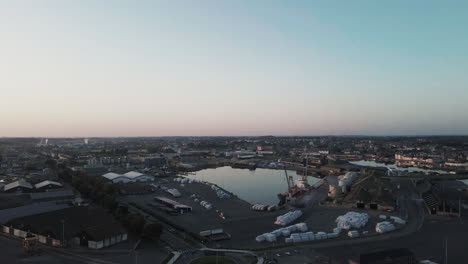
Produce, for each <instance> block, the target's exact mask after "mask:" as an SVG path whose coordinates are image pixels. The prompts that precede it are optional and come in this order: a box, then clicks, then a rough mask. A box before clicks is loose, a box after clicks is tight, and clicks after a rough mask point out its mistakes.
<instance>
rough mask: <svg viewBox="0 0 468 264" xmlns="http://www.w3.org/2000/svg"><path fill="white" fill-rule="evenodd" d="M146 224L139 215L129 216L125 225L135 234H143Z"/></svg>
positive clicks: (125, 220)
mask: <svg viewBox="0 0 468 264" xmlns="http://www.w3.org/2000/svg"><path fill="white" fill-rule="evenodd" d="M145 223H146V220H145V218H144V217H143V216H142V215H141V214H138V213H137V214H131V215H127V217H126V218H125V219H124V224H125V225H126V226H127V228H128V230H130V231H131V232H133V233H135V234H141V232H142V231H143V227H144V226H145Z"/></svg>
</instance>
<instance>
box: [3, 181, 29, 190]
mask: <svg viewBox="0 0 468 264" xmlns="http://www.w3.org/2000/svg"><path fill="white" fill-rule="evenodd" d="M33 189H34V188H33V186H32V185H31V184H30V183H29V182H27V181H25V180H17V181H14V182H12V183H9V184H7V185H5V186H4V187H3V191H4V192H9V193H15V192H16V193H25V192H31V191H32V190H33Z"/></svg>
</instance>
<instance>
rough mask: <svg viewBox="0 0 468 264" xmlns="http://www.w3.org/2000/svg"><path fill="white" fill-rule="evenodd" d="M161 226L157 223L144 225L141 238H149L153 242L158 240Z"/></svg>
mask: <svg viewBox="0 0 468 264" xmlns="http://www.w3.org/2000/svg"><path fill="white" fill-rule="evenodd" d="M162 230H163V227H162V225H161V224H159V223H152V224H148V225H146V226H145V228H144V229H143V234H142V236H143V238H144V239H147V240H151V241H153V242H158V241H159V238H160V237H161V234H162Z"/></svg>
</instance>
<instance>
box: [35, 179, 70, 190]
mask: <svg viewBox="0 0 468 264" xmlns="http://www.w3.org/2000/svg"><path fill="white" fill-rule="evenodd" d="M62 187H63V185H62V184H61V183H59V182H56V181H50V180H46V181H42V182H40V183H38V184H35V185H34V188H36V190H38V191H45V190H50V189H60V188H62Z"/></svg>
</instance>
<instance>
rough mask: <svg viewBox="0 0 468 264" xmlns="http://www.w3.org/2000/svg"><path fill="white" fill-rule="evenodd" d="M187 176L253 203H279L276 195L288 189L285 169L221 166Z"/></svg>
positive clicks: (310, 181)
mask: <svg viewBox="0 0 468 264" xmlns="http://www.w3.org/2000/svg"><path fill="white" fill-rule="evenodd" d="M288 175H291V176H293V178H294V180H297V179H299V178H300V176H298V175H297V173H296V172H295V171H288ZM187 177H188V178H192V179H197V180H201V181H206V182H211V183H214V184H216V185H218V186H220V187H222V188H223V189H226V190H228V191H230V192H232V193H234V194H236V195H237V196H238V197H239V198H241V199H243V200H245V201H247V202H249V203H252V204H254V203H261V204H268V205H272V204H277V203H278V197H277V196H276V195H277V194H278V193H282V192H285V191H286V190H287V189H288V185H287V183H286V176H285V173H284V170H272V169H256V170H248V169H233V168H231V167H220V168H216V169H205V170H201V171H197V172H195V174H192V175H188V176H187ZM307 178H308V180H309V184H314V183H316V182H317V181H319V179H317V178H315V177H311V176H309V177H307Z"/></svg>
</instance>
